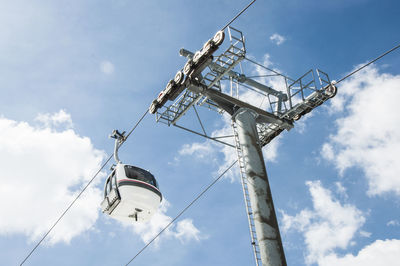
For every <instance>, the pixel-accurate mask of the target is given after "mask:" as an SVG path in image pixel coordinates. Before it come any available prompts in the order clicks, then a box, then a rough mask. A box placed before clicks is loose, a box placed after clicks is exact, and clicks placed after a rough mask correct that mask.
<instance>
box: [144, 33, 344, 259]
mask: <svg viewBox="0 0 400 266" xmlns="http://www.w3.org/2000/svg"><path fill="white" fill-rule="evenodd" d="M226 31H227V34H228V37H229V44H228V45H227V47H226V48H225V49H224V51H223V52H222V53H221V54H219V55H218V56H215V57H214V56H213V54H214V53H215V52H216V51H217V50H218V49H219V48H220V45H221V44H222V42H223V41H224V38H225V32H224V31H219V32H217V33H216V34H215V36H214V37H213V38H212V39H210V40H209V41H207V42H206V43H205V44H204V46H203V47H202V48H201V49H200V50H198V51H197V52H195V53H193V52H190V51H188V50H186V49H181V50H180V55H181V56H184V57H186V58H187V60H188V61H187V63H186V64H185V66H184V67H183V69H182V70H179V71H178V72H177V74H176V75H175V77H174V79H171V80H170V81H169V82H168V83H167V86H166V88H165V89H164V90H162V91H161V93H160V94H159V96H158V97H157V98H156V99H155V100H154V101H153V102H152V104H151V106H150V108H149V111H150V113H155V114H156V120H157V122H161V123H165V124H167V125H168V126H170V125H173V126H176V127H179V128H181V129H184V130H187V131H189V132H192V133H194V134H197V135H200V136H203V137H205V138H208V139H211V140H214V141H217V142H219V143H222V144H225V145H229V146H231V147H234V148H236V152H237V156H238V162H239V168H240V175H241V181H242V188H243V194H244V200H245V206H246V213H247V217H248V222H249V228H250V236H251V244H252V247H253V253H254V258H255V262H256V265H261V264H266V262H268V263H267V264H270V263H271V265H285V264H286V261H285V258H284V254H283V248H282V244H281V239H280V234H279V229H278V226H277V222H276V216H275V211H274V207H273V203H272V198H271V197H272V196H271V193H270V190H269V185H268V178H267V176H266V172H265V167H264V168H263V169H261V170H260V167H258V166H255V165H257V161H259V162H262V164H263V159H262V158H252V159H251V160H249V158H250V157H254V156H253V155H254V154H256V153H261V152H256V149H254V148H257V149H260V150H259V151H261V147H263V146H265V145H266V144H268V143H269V142H271V140H273V139H274V138H275V137H277V136H278V135H279V134H280V133H281V132H282V131H284V130H290V129H291V128H293V126H294V122H295V121H297V120H299V119H300V118H301V117H302V116H303V115H305V114H307V113H309V112H310V111H312V110H313V109H314V108H316V107H318V106H319V105H321V104H323V103H324V102H325V101H327V100H328V99H329V98H332V97H333V96H335V95H336V91H337V88H336V87H335V82H331V81H330V79H329V77H328V75H327V74H326V73H325V72H323V71H321V70H318V69H317V70H316V75H315V73H314V71H313V70H309V71H308V72H306V73H305V74H304V75H302V76H301V77H299V78H298V79H292V78H289V77H288V76H286V75H284V74H282V73H279V72H278V71H276V70H274V69H271V68H269V67H268V66H265V65H262V64H260V63H257V62H255V61H254V60H252V59H250V58H248V57H247V56H246V46H245V40H244V37H243V34H242V32H241V31H239V30H237V29H235V28H233V27H231V26H229V27H227V29H226ZM243 69H249V70H250V73H244V71H243ZM316 76H317V79H318V81H319V82H318V86H317V82H316V78H315V77H316ZM196 106H202V107H206V108H208V109H210V110H214V111H216V112H218V113H220V114H222V113H224V112H226V113H228V114H229V115H230V116H232V128H233V134H232V135H229V136H209V135H208V134H207V133H206V130H205V128H204V126H203V123H202V120H201V119H200V116H199V113H198V111H197V109H196ZM190 109H193V110H194V112H195V114H196V117H197V119H198V122H199V124H200V126H201V129H202V132H198V131H196V130H193V129H189V128H187V127H184V126H181V125H178V124H177V123H178V121H179V120H180V119H181V118H182V117H183V116H184V115H185V114H186V113H187V112H188V111H189V110H190ZM243 112H247V114H244V115H243ZM238 113H242V115H241V116H242V117H243V116H246V115H247V118H246V121H244V122H247V120H249V121H250V120H254V123H253V124H254V130H253V131H254V133H255V134H251V133H249V132H251V126H250V127H247V126H245V127H243V126H242V129H240V130H239V127H238V125H237V124H238V122H239V123H242V122H243V120H242V121H240V118H237V116H238ZM253 115H254V119H253V118H252V116H253ZM244 124H246V123H244ZM250 124H251V121H250ZM249 135H253V136H250V137H251V138H250V139H246V138H245V136H246V137H247V136H249ZM257 135H258V136H257ZM228 137H234V144H235V145H232V144H230V143H227V142H225V141H223V140H222V139H224V138H228ZM240 139H241V140H240ZM249 143H250V144H249ZM252 143H257V144H256V145H254V144H252ZM255 146H257V147H255ZM249 147H250V148H249ZM249 151H251V153H250V154H249ZM245 154H247V155H245ZM257 168H258V169H257ZM261 168H262V167H261ZM250 170H251V171H256V172H257V171H258V172H259V173H260V174H259V176H260V177H261V179H262V180H263V181H262V182H264V181H265V182H266V183H265V186H264V185H263V186H264V187H265V193H266V194H264V196H265V195H267V194H268V195H267V202H268V204H270V206H271V208H270V210H267V211H265V210H259V209H258V204H256V202H258V200H259V199H263V200H265V199H264V196H262V197H260V195H256V194H257V191H256V190H255V189H254V181H255V179H254V177H252V176H249V173H250V172H251V171H250ZM263 175H264V177H263ZM257 182H258V181H257ZM259 189H260V188H258V190H259ZM262 212H265V213H270V212H273V216H274V217H273V219H272V220H274V221H272V222H271V224H268V225H265V224H262V223H260V222H259V220H263V219H262V218H263V217H261V218H260V215H261V216H262ZM260 213H261V214H260ZM255 216H257V217H258V218H257V217H255ZM264 220H265V219H264ZM271 226H272V227H276V233H274V235H277V236H276V241H277V244H276V243H273V244H272V246H273V245H275V246H276V247H275V250H273V249H271V250H266V249H268V248H266V246H271V243H269V244H266V242H265V239H266V238H268V237H269V236H266V235H265V234H264V233H265V232H264V231H263V227H264V228H265V227H268V228H270V227H271ZM258 234H261V235H262V236H263V239H264V240H263V241H260V242H259V241H258V240H257V235H258ZM268 241H269V240H268ZM279 246H280V247H279ZM274 254H275V255H274ZM276 254H280V255H276ZM274 257H275V262H273V260H274ZM278 257H281V258H278Z"/></svg>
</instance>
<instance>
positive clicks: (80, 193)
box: [20, 110, 149, 265]
mask: <svg viewBox="0 0 400 266" xmlns="http://www.w3.org/2000/svg"><path fill="white" fill-rule="evenodd" d="M148 112H149V110H146V112H145V113H144V114H143V115H142V117H141V118H140V119H139V121H138V122H137V123H136V124H135V125H134V126H133V128H132V129H131V131H129V133H128V135H126V137H125V138H124V140H123V141H122V143H121V145H122V144H123V143H124V142H125V141H126V140H127V139H128V137H129V136H130V135H131V134H132V132H133V131H134V130H135V129H136V127H137V126H138V125H139V124H140V122H142V120H143V119H144V117H145V116H146V115H147V113H148ZM113 156H114V153H113V154H111V155H110V157H108V159H107V160H106V161H105V163H103V165H102V166H101V167H100V169H99V170H98V171H97V172H96V174H95V175H94V176H93V177H92V179H90V180H89V182H88V183H87V184H86V185H85V187H84V188H83V189H82V190H81V191H80V192H79V194H78V195H77V196H76V197H75V199H74V200H73V201H72V202H71V203H70V204H69V206H68V207H67V208H66V209H65V211H64V212H63V213H62V214H61V215H60V217H58V219H57V221H56V222H55V223H54V224H53V225H52V226H51V227H50V229H49V230H48V231H47V233H46V234H45V235H44V236H43V237H42V239H40V241H39V242H38V243H37V244H36V245H35V247H34V248H33V249H32V250H31V252H29V254H28V255H27V256H26V257H25V258H24V260H23V261H22V262H21V264H20V265H22V264H24V263H25V262H26V261H27V260H28V258H29V257H30V256H31V255H32V254H33V252H35V250H36V249H37V248H38V247H39V246H40V244H41V243H42V242H43V240H44V239H45V238H46V237H47V236H48V235H49V234H50V232H51V231H52V230H53V229H54V227H56V225H57V224H58V223H59V222H60V221H61V219H62V218H63V217H64V215H65V214H66V213H67V212H68V211H69V209H70V208H71V207H72V206H73V205H74V204H75V202H76V201H77V200H78V198H79V197H80V196H81V195H82V194H83V192H84V191H85V190H86V189H87V188H88V187H89V185H90V184H91V183H92V182H93V180H94V179H95V178H96V177H97V175H98V174H99V173H100V172H101V171H102V170H103V168H104V167H105V166H106V165H107V164H108V162H109V161H110V160H111V158H112V157H113Z"/></svg>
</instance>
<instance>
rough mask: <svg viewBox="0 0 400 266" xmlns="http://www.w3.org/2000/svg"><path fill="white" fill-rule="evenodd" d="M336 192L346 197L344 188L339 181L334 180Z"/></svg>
mask: <svg viewBox="0 0 400 266" xmlns="http://www.w3.org/2000/svg"><path fill="white" fill-rule="evenodd" d="M335 186H336V192H337V193H338V194H339V195H341V196H342V197H344V198H348V196H347V192H346V188H345V187H344V186H343V185H342V183H340V182H335Z"/></svg>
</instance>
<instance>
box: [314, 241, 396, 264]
mask: <svg viewBox="0 0 400 266" xmlns="http://www.w3.org/2000/svg"><path fill="white" fill-rule="evenodd" d="M399 254H400V240H398V239H391V240H390V239H387V240H377V241H375V242H373V243H372V244H370V245H368V246H366V247H364V248H363V249H362V250H360V252H358V254H357V256H354V255H353V254H347V255H345V256H344V257H339V256H338V255H337V254H329V255H328V256H326V257H324V258H322V259H321V260H320V261H319V265H320V266H336V265H340V266H375V265H387V266H395V265H399Z"/></svg>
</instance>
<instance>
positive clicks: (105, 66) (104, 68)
mask: <svg viewBox="0 0 400 266" xmlns="http://www.w3.org/2000/svg"><path fill="white" fill-rule="evenodd" d="M100 70H101V72H103V73H104V74H107V75H111V74H113V73H114V70H115V67H114V64H113V63H111V62H110V61H107V60H106V61H103V62H101V63H100Z"/></svg>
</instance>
